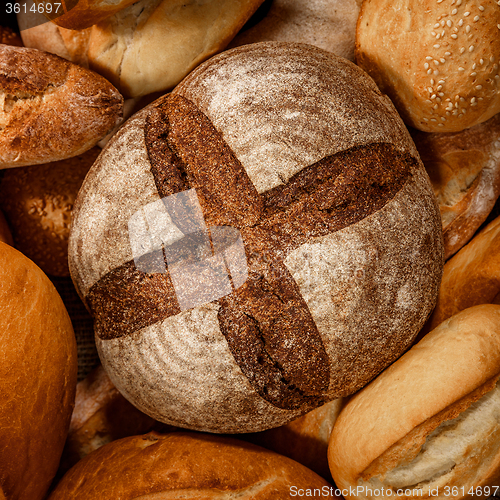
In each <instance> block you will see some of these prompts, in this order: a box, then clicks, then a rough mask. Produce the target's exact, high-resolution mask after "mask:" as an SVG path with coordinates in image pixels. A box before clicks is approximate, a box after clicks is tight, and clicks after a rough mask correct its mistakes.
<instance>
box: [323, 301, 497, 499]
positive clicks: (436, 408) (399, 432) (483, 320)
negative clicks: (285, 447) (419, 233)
mask: <svg viewBox="0 0 500 500" xmlns="http://www.w3.org/2000/svg"><path fill="white" fill-rule="evenodd" d="M499 376H500V306H498V305H481V306H476V307H473V308H470V309H467V310H465V311H462V312H461V313H459V314H457V315H455V316H453V317H452V318H450V319H449V320H447V321H445V322H444V323H442V324H441V325H439V327H437V328H436V329H434V330H433V331H432V332H431V333H429V334H428V335H427V336H426V337H424V339H423V340H421V341H420V342H419V343H418V344H416V345H415V346H413V347H412V348H411V349H410V351H408V352H407V353H406V354H404V355H403V356H402V357H401V358H400V359H399V360H398V361H396V362H395V363H394V364H393V365H391V366H390V367H389V368H388V369H387V370H385V371H384V372H383V373H382V374H381V375H380V376H379V377H377V378H376V379H375V380H373V381H372V382H371V383H370V384H369V385H368V386H366V387H365V388H364V389H362V390H361V391H360V392H359V393H358V394H356V395H355V396H354V397H353V398H352V399H351V400H350V401H349V402H348V403H347V405H346V406H345V408H344V409H343V410H342V411H341V413H340V415H339V417H338V419H337V422H336V424H335V426H334V429H333V432H332V435H331V438H330V444H329V449H328V458H329V463H330V469H331V472H332V476H333V478H334V481H335V483H336V484H337V486H338V487H339V488H340V489H344V490H345V491H344V492H343V494H344V493H347V494H346V495H345V496H347V497H348V498H359V499H367V498H371V499H375V498H386V497H387V496H388V495H394V496H395V495H396V494H397V492H398V491H400V490H403V492H404V495H401V496H400V495H398V496H397V498H404V499H411V498H427V497H428V496H429V495H431V493H430V492H431V491H433V492H435V491H437V492H438V494H437V495H434V494H432V498H442V499H445V498H447V497H450V496H451V493H450V492H449V490H448V489H447V487H448V488H452V487H454V486H456V487H457V488H459V494H458V496H455V497H454V498H455V499H457V500H458V499H460V498H463V497H464V496H466V493H467V491H468V490H469V488H470V487H479V486H480V487H481V488H483V487H485V486H492V485H498V484H499V483H498V481H499V480H500V388H499V387H498V383H497V382H498V379H499ZM349 487H353V488H354V489H356V488H357V489H356V493H357V494H354V495H353V494H352V492H353V490H351V491H349ZM462 487H463V488H464V490H465V493H464V491H463V490H462ZM382 488H384V490H385V493H383V490H382ZM436 488H437V490H436ZM407 489H408V490H409V492H411V493H409V494H407V493H406V491H405V490H407ZM387 491H389V493H388V492H387ZM447 491H448V495H447V494H446V492H447ZM482 491H483V492H484V493H486V495H484V496H489V494H487V492H488V490H486V489H484V490H482ZM370 492H371V493H370ZM377 492H378V494H377ZM490 493H492V490H490Z"/></svg>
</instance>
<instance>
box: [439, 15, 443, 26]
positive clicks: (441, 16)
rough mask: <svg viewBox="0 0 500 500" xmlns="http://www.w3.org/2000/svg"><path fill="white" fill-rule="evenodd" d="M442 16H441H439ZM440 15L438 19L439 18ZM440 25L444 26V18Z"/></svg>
mask: <svg viewBox="0 0 500 500" xmlns="http://www.w3.org/2000/svg"><path fill="white" fill-rule="evenodd" d="M441 17H442V16H441ZM441 17H440V18H439V19H441ZM441 26H444V20H443V21H441Z"/></svg>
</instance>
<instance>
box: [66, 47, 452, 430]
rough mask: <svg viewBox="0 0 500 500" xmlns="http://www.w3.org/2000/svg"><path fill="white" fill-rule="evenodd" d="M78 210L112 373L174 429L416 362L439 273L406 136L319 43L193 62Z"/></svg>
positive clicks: (269, 407) (98, 326)
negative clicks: (415, 348) (414, 348)
mask: <svg viewBox="0 0 500 500" xmlns="http://www.w3.org/2000/svg"><path fill="white" fill-rule="evenodd" d="M73 215H74V223H73V226H72V230H71V234H70V243H69V259H70V271H71V274H72V277H73V280H74V282H75V284H76V287H77V289H78V290H79V293H80V295H81V297H82V299H83V300H84V301H85V303H86V304H87V306H88V308H89V310H90V311H91V312H92V314H93V316H94V319H95V331H96V340H97V347H98V350H99V353H100V356H101V359H102V362H103V365H104V367H105V369H106V370H107V372H108V373H109V376H110V377H111V379H112V381H113V383H114V384H115V385H116V387H117V388H118V389H119V390H120V392H122V394H124V396H125V397H126V398H127V399H129V400H130V401H131V402H132V403H133V404H135V405H136V406H138V407H139V408H140V409H141V410H142V411H143V412H145V413H147V414H149V415H151V416H152V417H153V418H155V419H157V420H161V421H163V422H166V423H170V424H172V425H177V426H180V427H187V428H194V429H200V430H209V431H214V432H253V431H258V430H263V429H265V428H270V427H275V426H279V425H281V424H284V423H286V422H288V421H290V420H292V419H294V418H297V417H298V416H300V415H302V414H304V413H306V412H307V411H310V410H311V409H313V408H315V407H317V406H319V405H321V404H323V403H325V402H327V401H329V400H332V399H335V398H337V397H340V396H345V395H348V394H351V393H353V392H355V391H356V390H358V389H359V388H360V387H362V386H363V385H364V384H366V383H367V382H368V381H369V380H370V379H371V378H373V377H374V376H375V375H376V374H377V373H378V372H380V371H381V370H382V369H383V368H384V367H385V366H387V365H388V364H389V363H391V362H392V361H393V360H394V359H396V358H397V357H398V356H399V355H400V354H401V353H402V352H403V351H404V350H406V349H407V348H408V347H409V345H410V344H411V342H412V340H413V339H414V337H415V335H416V334H417V332H418V330H419V329H420V328H421V326H422V324H423V323H424V321H425V319H426V317H427V316H428V314H429V312H430V311H431V309H432V307H433V305H434V302H435V297H436V294H437V290H438V286H439V280H440V277H441V272H442V265H443V254H442V252H443V246H442V231H441V222H440V217H439V212H438V207H437V204H436V200H435V198H434V195H433V193H432V188H431V186H430V183H429V179H428V177H427V175H426V173H425V170H424V168H423V166H422V164H421V162H420V160H419V157H418V154H417V152H416V149H415V146H414V144H413V142H412V141H411V138H410V136H409V134H408V131H407V129H406V128H405V126H404V124H403V123H402V121H401V120H400V118H399V116H398V115H397V113H396V111H395V110H394V107H393V106H392V104H391V102H390V101H389V99H388V98H387V97H386V96H383V95H382V94H381V93H380V92H379V91H378V89H377V88H376V86H375V84H374V83H373V81H372V80H371V79H370V78H369V77H367V75H366V74H365V73H364V72H363V71H361V70H360V69H359V68H357V67H356V66H355V65H354V64H352V63H350V62H349V61H346V60H345V59H342V58H340V57H337V56H335V55H333V54H331V53H328V52H326V51H323V50H321V49H318V48H315V47H313V46H309V45H301V44H286V43H278V42H267V43H260V44H252V45H246V46H242V47H238V48H236V49H232V50H230V51H227V52H224V53H223V54H220V55H219V56H217V57H214V58H213V59H211V60H210V61H208V62H207V63H206V64H203V65H202V66H200V67H199V68H198V69H197V70H195V71H194V72H193V73H191V74H190V76H189V77H187V78H186V79H185V80H184V81H183V82H182V83H181V84H180V85H179V86H178V87H177V88H176V89H175V90H174V92H173V93H172V94H170V95H168V96H165V97H163V98H160V99H159V100H157V101H155V102H154V103H152V104H151V105H150V106H148V107H146V108H144V109H143V110H142V111H140V112H139V113H138V114H136V115H135V116H134V117H132V118H131V119H129V120H128V121H127V122H126V123H125V125H124V126H123V127H122V128H121V129H120V130H119V131H118V133H117V134H116V135H115V136H114V137H113V138H112V139H111V141H110V142H109V143H108V145H107V146H106V148H105V149H104V150H103V152H102V154H101V155H100V156H99V158H98V160H97V161H96V163H95V164H94V165H93V167H92V168H91V170H90V171H89V174H88V175H87V177H86V179H85V181H84V183H83V185H82V188H81V190H80V192H79V195H78V198H77V201H76V204H75V209H74V214H73ZM208 228H210V229H208ZM212 245H213V247H214V254H213V252H212Z"/></svg>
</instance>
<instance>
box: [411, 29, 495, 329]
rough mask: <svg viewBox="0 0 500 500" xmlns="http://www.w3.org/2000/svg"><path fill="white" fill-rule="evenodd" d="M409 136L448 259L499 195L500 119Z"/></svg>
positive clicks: (463, 242)
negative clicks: (430, 189)
mask: <svg viewBox="0 0 500 500" xmlns="http://www.w3.org/2000/svg"><path fill="white" fill-rule="evenodd" d="M499 36H500V33H499ZM410 133H411V135H412V137H413V140H414V141H415V145H416V146H417V149H418V152H419V154H420V158H421V159H422V161H423V162H424V166H425V169H426V170H427V173H428V174H429V177H430V179H431V183H432V187H433V188H434V193H435V194H436V197H437V200H438V203H439V208H440V211H441V219H442V222H443V236H444V255H445V259H448V258H449V257H451V256H452V255H453V254H454V253H456V252H457V251H458V250H460V248H462V247H463V246H464V245H465V244H466V243H467V242H468V241H469V240H470V239H471V238H472V236H473V235H474V233H475V232H476V231H477V229H478V228H479V226H480V225H481V224H482V223H483V222H484V221H485V220H486V218H487V217H488V214H489V213H490V212H491V210H492V209H493V207H494V205H495V202H496V200H497V198H498V196H499V195H500V114H497V115H495V116H494V117H493V118H490V119H489V120H488V121H486V122H484V123H481V124H479V125H475V126H474V127H471V128H470V129H467V130H463V131H461V132H448V133H426V132H420V131H418V130H415V129H411V130H410ZM436 326H437V325H436Z"/></svg>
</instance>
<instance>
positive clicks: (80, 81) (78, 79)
mask: <svg viewBox="0 0 500 500" xmlns="http://www.w3.org/2000/svg"><path fill="white" fill-rule="evenodd" d="M0 102H2V104H3V105H2V107H1V108H0V109H1V110H0V128H1V129H2V134H1V135H0V169H2V168H10V167H22V166H27V165H35V164H41V163H48V162H51V161H57V160H62V159H65V158H69V157H71V156H76V155H78V154H82V153H83V152H85V151H87V150H88V149H90V148H91V147H92V146H94V145H95V144H96V143H97V142H98V141H99V140H100V139H102V138H103V137H104V136H105V135H106V134H107V133H108V132H109V131H110V130H111V129H112V128H113V127H114V126H115V123H116V122H117V121H118V120H119V119H120V117H121V114H122V107H123V98H122V96H121V95H120V94H119V93H118V91H117V90H116V89H115V88H114V87H113V86H112V85H111V84H110V83H109V82H108V81H107V80H105V79H104V78H103V77H102V76H99V75H97V74H96V73H93V72H91V71H89V70H86V69H84V68H81V67H80V66H77V65H76V64H73V63H70V62H68V61H66V60H65V59H62V58H61V57H58V56H55V55H53V54H48V53H46V52H42V51H39V50H35V49H27V48H24V47H13V46H10V45H0Z"/></svg>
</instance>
